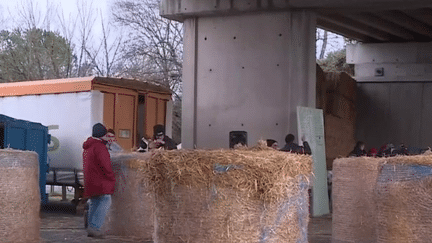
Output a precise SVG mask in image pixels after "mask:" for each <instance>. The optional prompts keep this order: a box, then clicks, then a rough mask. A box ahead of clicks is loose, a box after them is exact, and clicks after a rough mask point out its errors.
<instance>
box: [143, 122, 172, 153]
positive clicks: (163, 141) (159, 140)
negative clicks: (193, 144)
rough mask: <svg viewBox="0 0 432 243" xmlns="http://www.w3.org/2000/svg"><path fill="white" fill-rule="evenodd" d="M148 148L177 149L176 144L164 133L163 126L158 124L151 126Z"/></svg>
mask: <svg viewBox="0 0 432 243" xmlns="http://www.w3.org/2000/svg"><path fill="white" fill-rule="evenodd" d="M148 147H149V149H166V150H173V149H177V145H176V143H175V142H174V140H172V139H171V138H170V137H168V136H166V135H165V126H164V125H161V124H158V125H155V126H154V127H153V139H152V141H151V142H150V143H149V146H148Z"/></svg>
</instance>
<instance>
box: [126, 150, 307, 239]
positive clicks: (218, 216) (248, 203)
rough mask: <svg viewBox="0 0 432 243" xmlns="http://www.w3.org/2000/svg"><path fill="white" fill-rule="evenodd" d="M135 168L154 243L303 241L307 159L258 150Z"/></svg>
mask: <svg viewBox="0 0 432 243" xmlns="http://www.w3.org/2000/svg"><path fill="white" fill-rule="evenodd" d="M136 162H137V163H135V164H134V166H135V167H136V168H137V170H139V171H141V173H142V175H144V176H146V177H148V178H146V179H145V181H147V182H150V184H149V185H150V186H151V187H153V190H154V192H155V199H156V224H157V225H156V233H155V237H156V239H155V241H157V242H208V241H209V242H307V223H308V196H307V189H308V185H309V175H310V174H311V171H312V159H311V157H310V156H308V155H297V154H291V153H285V152H280V151H276V150H273V149H271V148H267V147H266V146H265V145H263V144H260V145H259V146H257V147H254V148H251V149H247V148H241V149H237V150H179V151H160V152H157V153H156V154H154V155H153V156H152V158H151V162H150V163H149V162H148V161H136ZM140 162H141V163H140Z"/></svg>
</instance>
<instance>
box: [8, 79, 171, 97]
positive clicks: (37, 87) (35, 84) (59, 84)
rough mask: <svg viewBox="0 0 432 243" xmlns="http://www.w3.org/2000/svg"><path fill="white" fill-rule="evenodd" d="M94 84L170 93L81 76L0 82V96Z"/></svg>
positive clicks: (133, 82) (123, 81)
mask: <svg viewBox="0 0 432 243" xmlns="http://www.w3.org/2000/svg"><path fill="white" fill-rule="evenodd" d="M94 84H102V85H108V86H116V87H121V88H127V89H132V90H137V91H141V92H148V91H151V92H155V93H161V94H169V95H171V94H172V92H171V90H169V89H168V88H165V87H162V86H160V85H156V84H151V83H148V82H144V81H139V80H134V79H123V78H105V77H82V78H67V79H51V80H37V81H25V82H13V83H2V84H0V97H5V96H22V95H37V94H59V93H71V92H83V91H90V90H93V89H94V88H93V85H94Z"/></svg>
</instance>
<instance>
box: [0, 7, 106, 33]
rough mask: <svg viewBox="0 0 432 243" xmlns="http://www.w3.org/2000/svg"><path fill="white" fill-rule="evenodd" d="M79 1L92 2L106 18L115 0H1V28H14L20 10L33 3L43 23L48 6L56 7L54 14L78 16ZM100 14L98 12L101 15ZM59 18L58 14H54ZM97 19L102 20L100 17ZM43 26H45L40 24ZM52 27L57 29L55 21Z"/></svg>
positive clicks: (66, 16)
mask: <svg viewBox="0 0 432 243" xmlns="http://www.w3.org/2000/svg"><path fill="white" fill-rule="evenodd" d="M78 1H84V2H85V3H87V4H89V6H90V3H92V8H93V9H94V10H96V11H97V12H98V13H100V12H101V13H102V14H103V16H104V18H109V16H110V4H111V3H112V1H113V0H0V24H2V23H1V21H2V20H3V26H1V25H0V28H8V29H10V28H14V27H17V26H16V22H17V21H16V19H15V18H17V16H19V11H22V9H23V8H25V7H28V6H29V5H30V4H33V8H34V10H35V13H36V15H39V17H40V22H41V24H42V22H43V17H44V16H45V13H46V11H47V8H48V7H51V8H54V9H56V11H53V14H54V15H58V14H61V13H62V12H63V14H64V16H65V18H66V19H68V18H69V16H72V17H73V18H74V17H75V18H76V15H77V13H78V7H77V5H78V3H77V2H78ZM99 15H100V14H98V16H99ZM53 17H55V18H57V16H53ZM97 21H100V19H99V18H98V19H97ZM99 25H100V24H97V23H96V24H95V26H99ZM38 27H43V26H38ZM51 28H53V29H56V26H55V23H52V26H51Z"/></svg>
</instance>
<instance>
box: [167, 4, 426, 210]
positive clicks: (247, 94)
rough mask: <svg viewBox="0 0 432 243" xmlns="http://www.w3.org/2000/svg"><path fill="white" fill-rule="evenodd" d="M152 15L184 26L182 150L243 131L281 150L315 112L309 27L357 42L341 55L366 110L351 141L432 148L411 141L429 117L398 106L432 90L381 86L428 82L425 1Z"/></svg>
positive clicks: (319, 192)
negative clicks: (306, 113) (304, 113)
mask: <svg viewBox="0 0 432 243" xmlns="http://www.w3.org/2000/svg"><path fill="white" fill-rule="evenodd" d="M160 13H161V15H162V16H164V17H166V18H169V19H173V20H177V21H181V22H184V24H185V36H184V57H183V111H182V144H183V147H184V148H224V147H225V148H226V147H228V144H229V136H228V135H229V134H230V132H231V131H241V132H247V138H248V140H249V141H248V142H249V144H250V145H254V144H255V143H256V142H257V141H258V140H259V139H268V138H271V139H276V140H277V141H279V143H280V144H283V143H284V137H285V135H286V134H287V133H293V134H297V132H298V131H297V127H298V126H297V117H296V116H297V107H298V106H303V107H309V108H315V104H316V58H315V38H316V36H315V30H316V27H317V26H318V27H321V28H323V29H326V30H329V31H332V32H335V33H338V34H341V35H343V36H345V37H348V38H351V39H354V40H357V41H359V42H360V43H362V44H361V45H357V46H356V47H353V48H348V50H347V52H350V50H351V52H350V53H347V60H348V61H349V62H351V63H354V64H355V65H356V66H357V67H356V71H359V72H358V73H359V74H360V76H361V79H362V82H363V83H362V84H361V85H359V87H360V89H361V90H362V92H363V93H362V95H363V96H361V97H364V100H365V101H367V102H368V103H367V104H369V105H364V107H363V109H362V110H360V112H362V114H360V121H362V123H363V124H362V127H360V129H359V126H358V125H357V130H358V131H360V132H359V133H357V136H358V137H360V138H362V139H363V138H366V139H370V138H374V139H376V141H377V143H378V142H379V141H380V140H381V141H385V140H383V139H388V138H389V137H391V138H393V139H395V141H396V140H400V139H401V138H407V137H409V139H408V140H405V141H409V142H410V143H412V144H424V143H425V142H428V141H429V142H431V143H432V139H429V140H427V139H428V138H425V139H423V140H421V139H420V138H419V137H421V136H419V135H418V134H419V133H421V130H422V129H423V128H422V127H424V126H423V125H422V124H430V122H432V117H429V116H424V117H426V118H425V121H422V122H416V121H417V120H419V119H418V118H417V117H418V114H420V115H421V114H422V111H419V109H412V107H411V106H410V105H409V101H408V102H406V101H405V100H403V99H400V98H399V97H403V98H406V99H408V98H409V99H411V97H413V98H415V99H416V101H417V103H416V104H417V105H418V106H420V107H422V106H423V104H426V103H427V100H429V98H430V97H432V92H430V87H432V86H429V85H417V84H414V85H411V86H412V87H411V86H405V85H399V84H397V85H390V86H389V85H387V83H389V82H401V81H403V82H405V81H414V82H419V81H420V82H425V81H428V80H429V81H432V58H431V57H430V56H431V55H429V54H430V53H432V47H430V43H427V42H431V41H432V2H431V1H430V0H162V2H161V8H160ZM419 42H426V43H419ZM364 43H367V44H364ZM386 43H391V44H386ZM401 50H403V51H402V52H401ZM377 74H378V75H377ZM356 76H357V74H356ZM377 83H379V84H382V85H378V86H377V85H376V84H377ZM383 83H384V84H383ZM413 88H415V89H416V90H417V91H419V92H426V93H427V94H426V95H422V96H419V95H416V93H418V92H411V91H412V90H414V89H413ZM377 90H378V91H379V92H378V91H377ZM380 90H381V91H382V92H385V94H386V99H385V100H383V98H382V97H381V93H382V92H381V91H380ZM408 91H409V92H408ZM428 92H429V93H430V95H428V94H429V93H428ZM426 106H427V105H426ZM376 107H379V108H380V109H376ZM427 107H429V106H427ZM381 108H382V109H381ZM413 111H415V112H413ZM358 113H359V112H358ZM423 113H430V111H429V110H428V109H426V111H423ZM371 115H372V116H373V117H374V120H373V121H371V119H370V117H371ZM404 117H405V118H406V117H415V118H412V119H405V118H404ZM429 118H430V119H429ZM378 123H379V124H381V125H379V126H377V124H378ZM388 124H393V125H392V129H387V127H389V126H388ZM352 125H353V126H354V124H352ZM371 127H372V128H371ZM406 127H409V128H410V129H409V130H408V129H406ZM381 128H384V129H381ZM381 130H383V131H384V130H385V132H382V131H381ZM400 131H402V132H400ZM390 135H391V136H390ZM399 135H400V136H399ZM429 137H430V136H429ZM306 140H308V141H309V142H311V147H312V151H314V148H316V147H317V146H324V145H323V144H318V143H317V142H316V141H317V136H316V134H315V132H311V134H308V135H307V136H306ZM315 151H317V150H315ZM317 158H318V157H316V153H315V154H314V168H315V170H314V175H315V178H314V189H313V190H312V192H313V209H312V211H313V214H314V215H319V214H324V213H326V212H328V203H327V201H326V200H327V199H326V198H327V191H326V189H325V188H326V185H327V183H326V170H325V156H324V160H321V159H317ZM322 165H323V167H320V166H322ZM320 168H322V169H320Z"/></svg>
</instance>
